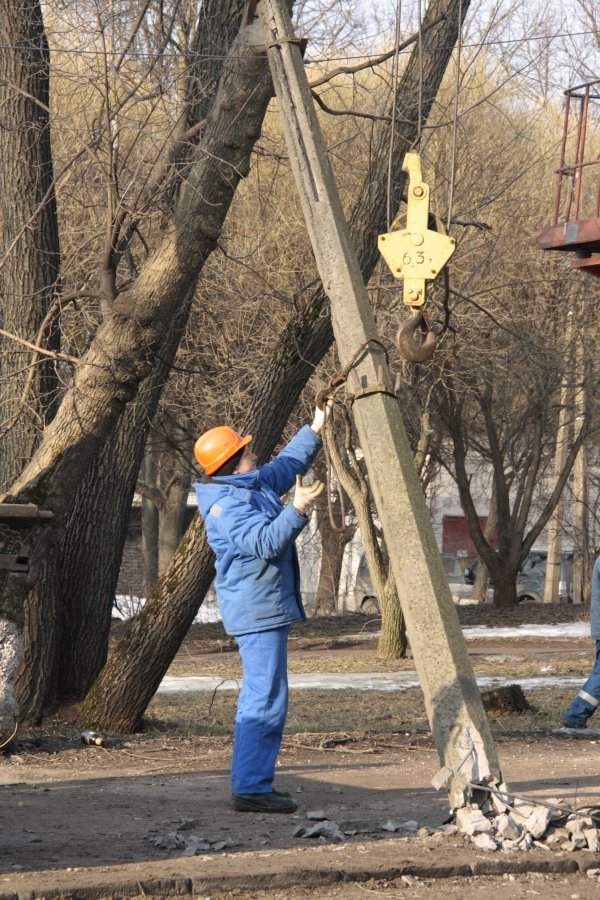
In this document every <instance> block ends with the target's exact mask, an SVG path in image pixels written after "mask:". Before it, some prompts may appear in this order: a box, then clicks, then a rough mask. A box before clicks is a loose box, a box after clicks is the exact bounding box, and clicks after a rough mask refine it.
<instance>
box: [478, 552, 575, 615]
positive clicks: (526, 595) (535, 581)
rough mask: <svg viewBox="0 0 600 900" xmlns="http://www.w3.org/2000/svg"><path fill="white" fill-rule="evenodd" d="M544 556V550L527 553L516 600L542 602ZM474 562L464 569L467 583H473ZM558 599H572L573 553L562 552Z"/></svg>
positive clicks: (544, 575)
mask: <svg viewBox="0 0 600 900" xmlns="http://www.w3.org/2000/svg"><path fill="white" fill-rule="evenodd" d="M546 558H547V553H546V551H545V550H534V551H533V552H532V553H530V554H529V556H528V557H527V559H526V560H525V562H524V563H523V565H522V566H521V570H520V572H519V574H518V576H517V601H518V602H519V603H522V602H523V601H525V602H535V603H543V601H544V585H545V583H546ZM478 562H479V560H475V562H474V563H473V564H472V565H471V566H469V567H468V568H467V569H465V581H466V582H467V584H474V583H475V576H476V574H477V563H478ZM558 594H559V599H560V601H561V602H562V603H571V602H572V600H573V554H572V553H563V554H562V559H561V564H560V581H559V586H558Z"/></svg>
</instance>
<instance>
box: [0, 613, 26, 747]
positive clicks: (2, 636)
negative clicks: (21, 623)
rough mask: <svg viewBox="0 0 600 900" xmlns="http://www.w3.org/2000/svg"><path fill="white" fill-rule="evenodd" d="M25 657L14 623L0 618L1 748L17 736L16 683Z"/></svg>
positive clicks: (18, 630) (17, 706)
mask: <svg viewBox="0 0 600 900" xmlns="http://www.w3.org/2000/svg"><path fill="white" fill-rule="evenodd" d="M22 655H23V638H22V634H21V631H20V629H19V628H18V627H17V626H16V625H15V624H14V622H11V621H9V620H8V619H3V618H0V746H7V745H8V743H10V740H11V739H12V737H13V736H14V734H15V731H16V727H17V717H18V714H19V705H18V703H17V700H16V698H15V692H14V681H15V678H16V674H17V669H18V666H19V663H20V661H21V657H22Z"/></svg>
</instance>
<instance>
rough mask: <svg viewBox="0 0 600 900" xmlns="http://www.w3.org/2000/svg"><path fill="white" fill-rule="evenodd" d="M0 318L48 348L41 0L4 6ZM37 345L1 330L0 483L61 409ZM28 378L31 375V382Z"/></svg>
mask: <svg viewBox="0 0 600 900" xmlns="http://www.w3.org/2000/svg"><path fill="white" fill-rule="evenodd" d="M0 45H1V46H2V50H1V52H0V121H1V122H2V124H1V126H0V160H2V168H1V170H0V210H1V213H0V223H1V227H2V232H1V238H0V258H3V257H4V256H5V255H6V258H5V259H3V266H2V268H1V269H0V298H1V301H2V303H1V305H2V321H1V325H2V327H3V328H4V329H5V330H6V331H9V332H11V333H12V334H15V335H18V336H20V337H21V338H25V339H27V340H29V341H31V340H32V339H33V340H39V341H40V343H42V344H44V345H45V346H46V347H47V348H49V349H56V348H57V346H58V329H57V327H56V321H57V315H55V316H53V317H50V321H49V322H48V323H47V327H45V328H44V329H43V331H42V333H40V329H41V328H42V325H43V323H44V319H45V317H46V314H47V313H48V310H49V307H50V305H51V304H52V303H53V301H54V300H55V299H56V297H57V292H58V277H59V271H60V246H59V239H58V225H57V217H56V197H55V194H54V188H53V173H52V149H51V141H50V122H49V111H48V106H49V65H50V63H49V52H48V43H47V40H46V34H45V31H44V22H43V19H42V11H41V7H40V5H39V3H38V0H18V2H15V0H5V2H4V3H3V5H2V11H1V15H0ZM31 355H32V354H31V351H30V350H26V349H25V348H23V347H22V346H20V345H19V344H17V343H15V342H14V341H11V340H9V339H8V338H4V337H1V338H0V382H1V384H2V394H1V397H2V400H1V402H0V422H2V424H3V434H2V441H1V442H0V490H3V489H4V488H5V487H6V486H7V485H8V484H10V482H11V481H12V480H13V479H14V478H15V477H16V476H17V475H18V474H19V472H21V471H22V469H23V466H24V465H25V464H26V463H27V462H28V460H29V459H30V458H31V456H32V455H33V453H34V451H35V448H36V446H37V444H38V443H39V440H40V437H41V433H42V430H43V427H44V423H45V422H46V421H47V420H48V419H49V418H51V417H52V414H53V413H54V411H55V408H56V402H57V397H56V390H57V379H56V373H55V370H54V362H51V361H48V360H44V361H42V362H38V364H37V366H36V367H35V368H34V369H33V370H31V369H30V368H29V363H30V361H31ZM30 379H31V381H30Z"/></svg>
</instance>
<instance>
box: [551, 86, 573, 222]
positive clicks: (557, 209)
mask: <svg viewBox="0 0 600 900" xmlns="http://www.w3.org/2000/svg"><path fill="white" fill-rule="evenodd" d="M566 96H567V103H566V106H565V119H564V122H563V136H562V141H561V146H560V165H559V168H558V190H557V192H556V206H555V209H554V224H555V225H558V219H559V216H560V204H561V200H562V179H563V175H564V173H565V153H566V149H567V132H568V129H569V115H570V113H571V94H570V93H569V92H568V91H567V95H566Z"/></svg>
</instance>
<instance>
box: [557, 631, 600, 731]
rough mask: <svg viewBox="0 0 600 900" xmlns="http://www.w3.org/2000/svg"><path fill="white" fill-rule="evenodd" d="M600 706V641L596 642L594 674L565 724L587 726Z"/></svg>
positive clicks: (570, 710)
mask: <svg viewBox="0 0 600 900" xmlns="http://www.w3.org/2000/svg"><path fill="white" fill-rule="evenodd" d="M598 705H600V641H596V661H595V663H594V669H593V671H592V674H591V675H590V677H589V678H588V680H587V681H586V683H585V684H584V685H583V687H582V688H581V690H580V691H579V693H578V695H577V696H576V697H575V699H574V700H573V702H572V703H571V705H570V707H569V708H568V710H567V711H566V713H565V717H564V718H565V722H569V723H572V724H573V725H579V726H581V725H585V723H586V722H587V720H588V719H589V717H590V716H591V715H592V714H593V713H595V712H596V709H597V708H598Z"/></svg>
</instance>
